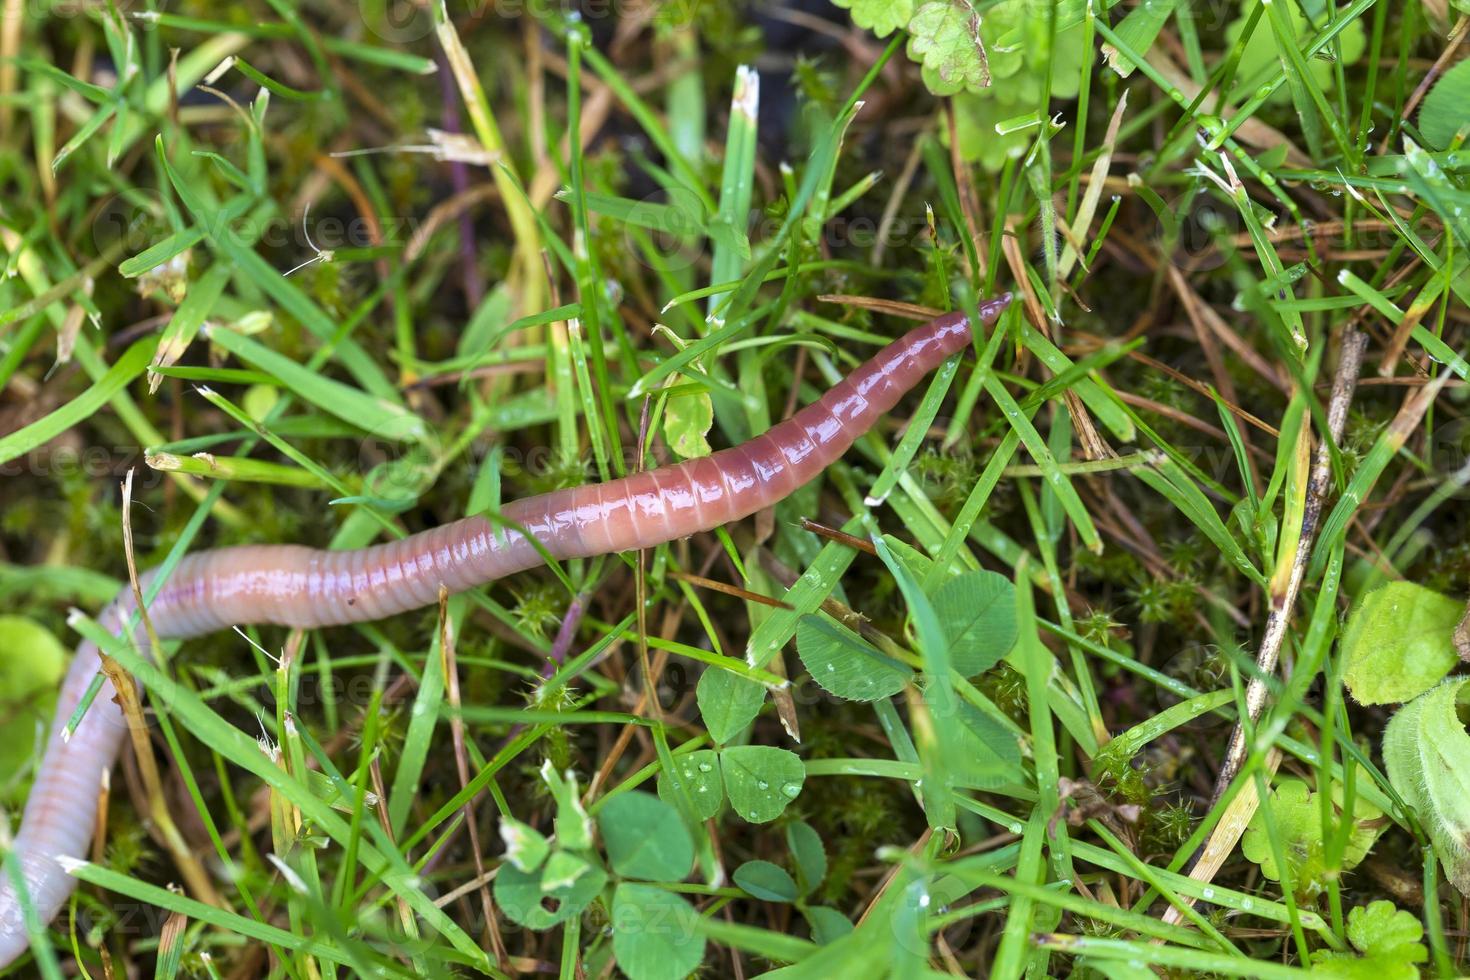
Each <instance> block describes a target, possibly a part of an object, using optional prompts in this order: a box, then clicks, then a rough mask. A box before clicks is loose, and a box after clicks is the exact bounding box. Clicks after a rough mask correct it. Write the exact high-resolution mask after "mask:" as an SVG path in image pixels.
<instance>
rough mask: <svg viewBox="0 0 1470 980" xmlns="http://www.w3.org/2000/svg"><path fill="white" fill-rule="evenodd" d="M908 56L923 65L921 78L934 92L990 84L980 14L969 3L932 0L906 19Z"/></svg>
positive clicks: (979, 87)
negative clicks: (981, 33) (908, 19)
mask: <svg viewBox="0 0 1470 980" xmlns="http://www.w3.org/2000/svg"><path fill="white" fill-rule="evenodd" d="M908 52H909V57H910V58H913V59H914V60H915V61H917V62H919V63H920V64H921V65H923V67H924V82H925V84H927V85H928V86H929V88H930V90H931V91H932V92H933V93H934V94H935V95H953V94H954V93H956V92H958V91H960V90H962V89H967V88H968V89H981V88H984V87H986V86H987V85H989V84H990V68H989V65H988V64H987V59H986V52H985V43H984V41H982V40H981V39H980V14H979V13H978V12H976V11H975V10H974V8H972V7H970V6H969V5H968V4H956V3H950V2H949V0H931V2H929V3H926V4H924V5H923V6H921V7H919V9H918V10H916V11H914V16H913V19H912V20H910V21H909V44H908Z"/></svg>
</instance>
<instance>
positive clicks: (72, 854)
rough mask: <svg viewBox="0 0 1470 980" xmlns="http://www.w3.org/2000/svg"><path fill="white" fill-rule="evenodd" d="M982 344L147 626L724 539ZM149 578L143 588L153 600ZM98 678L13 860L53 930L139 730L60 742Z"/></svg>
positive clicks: (351, 609)
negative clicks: (718, 443)
mask: <svg viewBox="0 0 1470 980" xmlns="http://www.w3.org/2000/svg"><path fill="white" fill-rule="evenodd" d="M1010 299H1011V297H1010V294H1009V293H1007V294H1005V295H1003V296H1001V297H1000V298H998V299H995V300H991V301H989V302H986V303H984V304H983V305H982V306H981V307H980V309H979V313H980V316H981V319H982V320H983V321H984V322H985V323H987V324H988V323H993V322H994V321H995V319H996V317H998V316H999V315H1000V313H1001V311H1002V310H1003V309H1004V308H1005V307H1006V305H1007V304H1008V303H1009V302H1010ZM970 342H971V331H970V325H969V322H968V321H967V319H966V318H965V317H964V316H963V315H962V314H958V313H949V314H945V315H944V316H940V317H938V318H936V319H934V320H932V321H930V322H929V323H927V324H925V325H924V326H921V327H918V328H916V329H914V330H913V331H911V332H909V333H908V334H906V335H904V336H903V337H900V338H899V339H898V340H895V341H894V342H893V343H891V344H889V345H888V346H887V347H885V348H883V350H881V351H879V352H878V353H877V354H876V355H875V356H874V357H873V358H872V359H871V360H869V361H868V362H867V363H865V364H863V365H862V366H861V367H859V368H858V369H857V370H855V371H854V372H853V373H852V374H851V375H849V376H848V377H847V378H845V379H843V380H842V381H841V382H839V383H838V384H837V385H836V386H835V387H833V388H832V389H831V390H830V391H828V392H827V393H826V394H824V395H823V396H822V397H821V398H820V399H818V400H817V401H815V402H813V403H812V404H810V405H808V406H806V407H805V408H803V409H802V410H801V411H799V412H797V413H796V414H795V415H793V416H792V417H791V418H789V419H787V420H785V421H783V422H781V423H779V424H777V425H775V426H772V427H771V428H770V429H769V430H768V431H767V432H765V433H764V434H763V435H760V436H757V437H755V438H754V439H751V440H750V441H748V442H745V443H743V444H741V445H738V446H734V447H731V448H730V449H725V450H722V451H720V452H717V453H714V454H713V455H710V456H705V457H701V458H698V459H690V460H685V461H684V462H681V463H677V464H674V465H670V466H664V467H660V468H659V469H656V470H649V471H645V472H641V473H635V474H633V475H631V476H628V477H624V478H622V479H619V480H613V481H610V482H608V483H601V484H592V485H588V486H580V487H572V488H569V489H564V490H555V491H552V492H551V493H544V494H540V495H538V496H534V497H529V498H526V499H523V500H517V501H514V502H512V503H508V504H506V505H505V506H504V507H503V508H501V511H500V513H501V516H502V517H503V518H505V519H506V521H507V522H509V526H511V527H514V526H519V527H521V528H524V529H525V532H526V533H525V534H522V533H519V532H517V531H512V530H509V529H508V528H507V526H503V525H496V524H492V523H491V522H490V521H488V520H486V519H485V518H482V517H468V518H465V519H463V520H459V521H455V522H453V523H451V524H445V525H443V526H442V527H437V528H433V529H431V530H427V531H423V532H420V533H418V534H414V535H412V536H410V537H407V538H403V539H402V540H399V541H394V542H391V543H388V544H381V545H375V546H373V547H369V548H361V549H358V550H355V551H321V550H318V549H315V548H308V547H304V546H300V545H247V546H244V547H235V548H222V549H218V550H215V551H205V552H201V553H198V554H193V555H188V556H186V557H185V558H184V559H183V560H182V561H180V562H179V564H178V566H177V567H176V569H175V571H174V573H173V575H172V576H171V577H170V578H169V580H168V581H167V583H166V584H165V586H164V588H163V589H162V591H160V592H159V594H158V596H157V598H155V599H154V600H153V602H152V604H151V605H150V606H149V609H148V612H149V617H150V619H151V620H152V623H153V627H154V629H155V631H156V632H157V634H158V635H159V636H160V637H162V638H185V637H191V636H199V635H201V634H204V633H210V632H213V631H215V630H218V629H221V628H224V627H226V626H232V625H237V624H246V623H260V624H267V623H270V624H278V625H283V626H292V627H301V628H314V627H321V626H336V625H341V624H344V623H353V622H361V621H365V620H374V619H381V618H383V617H385V616H392V615H394V614H396V613H401V612H406V611H408V610H411V609H417V608H420V607H422V606H427V605H430V604H432V603H434V602H436V601H437V600H438V595H439V589H440V587H441V586H443V587H444V588H446V589H448V590H449V592H451V593H453V592H461V591H463V590H465V589H469V588H473V587H475V586H479V585H484V584H486V583H487V582H491V581H494V580H495V579H498V578H503V577H504V576H507V575H511V574H514V573H515V572H519V571H523V570H525V569H528V568H532V567H535V566H537V565H540V564H542V562H543V558H542V555H541V553H540V552H539V551H538V550H537V549H536V548H535V547H534V546H533V545H532V544H531V542H530V541H529V540H528V539H527V535H529V536H531V537H534V538H535V539H536V540H537V541H538V542H539V543H540V544H541V546H542V547H544V548H545V549H546V551H547V552H548V553H549V554H550V555H551V556H552V557H554V558H557V559H567V558H582V557H589V556H592V555H601V554H608V553H614V552H621V551H632V550H636V549H640V548H649V547H653V546H654V545H657V544H661V543H663V542H665V541H672V540H675V539H677V538H683V537H688V536H689V535H692V534H695V533H698V532H700V531H708V530H711V529H713V528H716V527H719V526H721V525H723V524H728V523H730V522H732V521H737V520H739V519H741V518H743V517H746V516H748V515H750V514H753V513H755V512H756V511H758V510H761V509H762V508H765V507H769V506H771V505H773V504H775V503H776V502H777V501H779V500H781V499H782V498H784V497H786V496H787V495H788V494H790V493H791V492H792V491H794V490H796V489H797V488H798V487H800V486H802V485H803V484H805V483H807V482H808V481H810V480H812V479H813V478H815V477H816V476H817V475H818V474H819V473H821V472H822V470H823V469H825V468H826V467H827V466H829V465H830V464H831V463H832V462H833V461H834V460H836V459H837V458H838V457H839V456H841V455H842V454H843V453H844V452H846V451H847V449H848V447H850V446H851V445H852V444H853V442H854V440H856V439H857V437H858V436H859V435H861V434H862V433H864V432H866V431H867V430H868V429H869V428H871V427H872V426H873V424H874V423H876V422H877V421H878V419H879V418H880V417H881V416H882V415H884V414H885V413H887V412H888V411H889V410H891V409H892V408H893V407H894V405H896V404H897V403H898V400H899V398H900V397H902V396H903V394H904V393H905V392H907V391H908V390H909V389H910V388H912V387H913V386H914V385H916V384H917V383H918V382H919V380H920V379H921V378H923V377H924V375H926V374H928V373H929V372H930V371H932V370H933V369H934V368H935V367H937V366H938V365H939V364H940V363H941V362H943V361H944V360H945V358H947V357H949V356H950V355H952V354H955V353H957V352H959V351H961V350H963V349H965V348H966V347H967V346H969V344H970ZM151 577H152V576H151V573H150V574H148V575H145V576H143V590H144V592H145V593H146V592H147V588H148V582H149V581H150V580H151ZM134 608H135V606H134V601H133V597H132V593H131V590H128V589H125V590H124V591H123V593H122V594H121V595H120V596H119V597H118V598H117V599H116V600H115V601H114V602H113V603H112V605H110V606H108V607H107V608H106V609H105V610H104V611H103V613H102V615H101V618H100V622H101V624H102V626H104V627H105V628H107V629H109V630H112V631H113V632H114V633H120V632H121V631H122V630H123V629H124V627H125V624H126V623H127V622H128V620H129V618H130V617H131V616H132V613H133V611H134ZM139 639H140V640H142V639H143V637H142V636H141V635H140V636H139ZM143 645H144V646H146V644H143ZM98 669H99V668H98V658H97V648H96V646H95V645H94V644H92V643H91V642H83V643H82V644H81V645H80V647H79V648H78V650H77V655H76V657H75V659H74V660H73V662H72V666H71V670H70V671H69V673H68V674H67V677H66V681H65V683H64V685H63V687H62V691H61V696H60V699H59V701H58V703H57V707H56V720H55V722H54V725H53V728H52V731H51V736H50V740H49V742H48V744H47V746H46V754H45V758H44V759H43V761H42V762H41V765H40V768H39V769H38V770H37V775H36V779H35V783H34V785H33V787H32V789H31V794H30V798H29V800H28V801H27V804H26V808H25V815H24V817H23V819H22V822H21V827H20V830H19V832H18V833H17V834H16V836H15V839H14V842H13V846H12V849H11V852H10V855H9V857H8V859H7V863H8V862H17V864H18V867H19V870H20V874H21V878H22V879H23V880H24V882H25V887H26V891H27V894H28V895H29V897H30V899H31V902H32V907H33V908H34V910H35V912H36V915H37V917H38V919H39V920H40V921H41V922H43V923H44V922H49V921H50V920H51V919H52V918H54V917H55V915H56V913H57V912H58V911H59V910H60V909H61V907H62V905H63V904H65V902H66V900H67V897H68V896H69V895H70V894H71V892H72V889H73V887H74V886H75V883H76V879H74V878H72V877H71V876H70V875H68V874H67V873H66V871H65V870H64V868H63V866H62V862H64V861H66V860H67V859H80V858H82V857H83V856H84V855H86V854H87V853H88V850H89V845H90V842H91V839H92V836H93V832H94V828H95V825H96V817H97V813H96V809H97V807H96V803H97V800H98V796H99V793H100V791H101V789H102V786H103V781H104V779H105V778H106V776H107V774H108V772H109V771H110V770H111V768H112V764H113V762H114V761H115V760H116V758H117V755H118V751H119V749H120V747H121V745H122V742H123V739H124V737H125V735H126V733H127V726H126V723H125V722H124V721H123V717H122V714H121V711H120V709H119V708H118V707H117V705H116V704H115V703H114V702H113V693H114V692H113V688H112V685H111V683H110V682H109V683H104V684H103V687H102V690H101V693H100V694H98V696H97V697H96V699H95V701H94V702H93V704H92V706H91V708H90V709H89V710H88V712H87V714H86V716H85V718H84V719H83V721H82V723H81V724H80V725H79V726H78V728H77V730H76V731H75V732H73V733H72V736H71V738H70V739H69V740H67V741H63V740H62V739H61V737H60V731H61V729H62V727H63V726H64V725H65V724H66V722H67V720H68V719H69V718H70V716H71V715H72V713H73V712H74V711H75V709H76V706H77V704H78V703H79V702H80V700H81V698H82V696H83V695H84V693H85V692H86V690H87V688H88V687H89V686H90V684H91V683H92V681H93V679H94V678H95V677H96V675H97V672H98ZM6 870H7V872H8V871H9V869H8V868H7V869H6ZM27 948H28V940H27V937H26V933H25V928H24V925H23V919H22V911H21V903H20V896H19V895H18V894H17V892H16V890H15V888H14V885H13V883H12V879H11V875H10V874H9V873H6V874H4V875H0V967H4V966H5V965H7V964H9V963H11V962H13V961H14V960H15V959H16V958H18V957H19V956H20V955H21V954H22V953H24V952H25V951H26V949H27Z"/></svg>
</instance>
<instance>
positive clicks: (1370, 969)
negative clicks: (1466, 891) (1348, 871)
mask: <svg viewBox="0 0 1470 980" xmlns="http://www.w3.org/2000/svg"><path fill="white" fill-rule="evenodd" d="M1347 935H1348V941H1349V942H1350V943H1352V944H1353V948H1354V949H1356V950H1357V951H1358V952H1359V953H1360V954H1362V955H1361V956H1354V955H1353V954H1352V953H1346V952H1333V951H1331V950H1323V951H1322V952H1320V953H1318V954H1317V957H1316V962H1315V963H1313V965H1312V972H1313V973H1314V974H1320V975H1322V976H1328V977H1343V978H1345V980H1418V977H1419V976H1420V973H1419V969H1418V968H1417V967H1416V966H1415V965H1414V964H1416V963H1423V962H1425V961H1426V960H1428V959H1429V950H1427V949H1425V948H1424V944H1423V943H1422V942H1420V941H1419V940H1420V939H1421V938H1422V937H1423V936H1424V926H1423V925H1422V924H1421V923H1420V922H1419V920H1418V919H1417V918H1416V917H1415V916H1414V915H1412V914H1411V913H1409V912H1404V911H1402V910H1400V909H1396V908H1394V905H1393V903H1392V902H1387V901H1377V902H1374V903H1372V904H1371V905H1368V906H1366V907H1364V906H1361V905H1360V906H1358V907H1357V908H1355V909H1353V910H1352V912H1350V913H1348V927H1347Z"/></svg>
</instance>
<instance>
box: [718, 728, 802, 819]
mask: <svg viewBox="0 0 1470 980" xmlns="http://www.w3.org/2000/svg"><path fill="white" fill-rule="evenodd" d="M720 771H721V773H722V774H723V775H724V777H725V795H727V796H729V797H730V805H731V806H733V807H734V808H735V812H736V813H738V814H740V815H741V816H742V817H744V818H745V819H746V820H748V821H750V822H751V823H768V822H770V821H772V820H775V819H776V818H777V817H779V816H780V815H781V811H783V810H785V809H786V807H787V805H788V804H789V803H790V802H791V801H792V800H794V799H796V798H797V797H798V796H800V795H801V785H802V783H804V782H805V781H806V767H805V766H803V765H802V764H801V759H800V758H798V757H797V755H796V753H795V752H788V751H787V750H786V749H778V748H775V747H773V746H770V745H735V746H731V747H730V748H727V749H725V750H724V751H722V752H721V753H720Z"/></svg>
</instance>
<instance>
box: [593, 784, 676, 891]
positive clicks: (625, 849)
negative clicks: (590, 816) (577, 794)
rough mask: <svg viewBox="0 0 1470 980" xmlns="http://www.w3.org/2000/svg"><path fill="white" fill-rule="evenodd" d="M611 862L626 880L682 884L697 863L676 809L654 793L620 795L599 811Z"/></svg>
mask: <svg viewBox="0 0 1470 980" xmlns="http://www.w3.org/2000/svg"><path fill="white" fill-rule="evenodd" d="M597 826H598V829H600V830H601V831H602V843H603V845H604V846H605V847H606V848H607V858H608V863H610V864H611V865H612V869H613V870H614V871H616V872H617V873H618V874H620V875H622V876H624V877H625V878H644V879H646V880H649V881H680V880H682V879H683V878H684V876H685V875H687V874H688V873H689V866H690V865H691V864H693V863H694V842H693V841H692V840H690V839H689V831H688V830H687V829H685V827H684V821H683V820H682V819H680V817H679V811H678V810H676V809H674V808H673V807H672V806H670V805H669V804H667V803H665V802H664V801H663V800H661V799H659V798H658V797H656V796H654V795H653V794H652V793H644V792H642V791H641V790H631V791H629V792H627V793H619V794H618V795H617V796H614V797H613V798H612V799H610V800H608V801H607V804H606V805H605V806H604V807H603V808H602V809H601V810H599V811H598V812H597Z"/></svg>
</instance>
